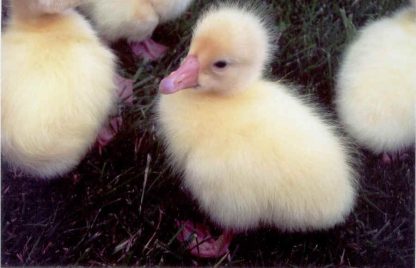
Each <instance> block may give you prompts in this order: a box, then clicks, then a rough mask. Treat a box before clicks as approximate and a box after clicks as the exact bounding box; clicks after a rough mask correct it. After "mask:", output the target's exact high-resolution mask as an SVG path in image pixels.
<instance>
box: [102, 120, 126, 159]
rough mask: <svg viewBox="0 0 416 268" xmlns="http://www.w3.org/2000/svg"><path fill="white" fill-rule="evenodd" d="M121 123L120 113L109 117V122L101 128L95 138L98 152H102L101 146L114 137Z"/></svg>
mask: <svg viewBox="0 0 416 268" xmlns="http://www.w3.org/2000/svg"><path fill="white" fill-rule="evenodd" d="M122 124H123V119H122V117H121V115H119V116H116V117H113V118H112V119H110V122H109V123H108V124H107V125H106V126H105V127H103V128H102V129H101V131H100V133H98V138H97V147H98V152H99V154H101V153H102V150H103V148H104V147H105V146H106V145H107V144H108V143H109V142H110V141H111V140H112V139H113V138H114V136H115V135H116V134H117V132H118V130H119V129H120V128H121V125H122Z"/></svg>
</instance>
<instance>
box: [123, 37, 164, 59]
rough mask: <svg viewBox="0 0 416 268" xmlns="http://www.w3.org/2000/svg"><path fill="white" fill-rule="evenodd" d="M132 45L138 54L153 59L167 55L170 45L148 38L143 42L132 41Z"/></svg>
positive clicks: (134, 51)
mask: <svg viewBox="0 0 416 268" xmlns="http://www.w3.org/2000/svg"><path fill="white" fill-rule="evenodd" d="M130 47H131V49H132V51H133V53H134V54H135V55H136V56H139V57H143V58H145V59H147V60H150V61H153V60H157V59H159V58H161V57H162V56H163V55H165V53H166V51H167V50H168V47H166V46H164V45H161V44H158V43H156V42H155V41H153V40H152V39H150V38H148V39H146V40H144V41H142V42H130Z"/></svg>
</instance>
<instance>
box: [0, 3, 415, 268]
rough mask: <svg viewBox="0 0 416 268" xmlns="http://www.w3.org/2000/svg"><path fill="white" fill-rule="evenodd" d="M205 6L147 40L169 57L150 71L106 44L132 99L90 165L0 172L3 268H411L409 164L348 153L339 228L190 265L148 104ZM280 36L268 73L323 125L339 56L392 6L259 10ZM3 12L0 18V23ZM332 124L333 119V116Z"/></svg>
mask: <svg viewBox="0 0 416 268" xmlns="http://www.w3.org/2000/svg"><path fill="white" fill-rule="evenodd" d="M210 2H211V1H202V0H196V1H195V3H194V5H193V6H192V7H191V9H190V10H189V11H188V12H187V13H186V14H185V15H184V16H183V17H182V18H181V19H179V20H177V21H175V22H172V23H169V24H166V25H162V26H160V27H159V28H158V29H157V30H156V32H155V34H154V38H155V39H156V40H157V41H159V42H160V43H163V44H166V45H168V46H169V47H170V51H169V53H168V54H167V55H166V56H165V57H164V58H163V59H161V60H159V61H156V62H151V63H149V62H144V61H143V60H141V59H137V58H134V57H133V56H132V54H131V53H130V51H129V50H128V47H127V45H126V43H125V42H123V41H120V42H119V43H117V44H114V46H113V49H114V50H115V52H116V53H117V55H118V56H119V59H120V73H122V74H123V75H125V76H126V77H132V78H134V79H135V80H136V81H137V82H136V84H135V93H134V94H135V97H136V101H135V103H134V106H133V107H130V108H126V109H125V110H124V111H123V116H124V122H125V123H124V126H123V129H122V130H121V131H120V133H119V134H118V135H117V136H116V138H115V139H114V140H113V141H112V142H111V144H110V145H109V146H108V147H106V148H105V149H104V152H103V153H102V155H100V154H99V153H98V151H97V150H96V149H95V148H93V149H92V150H91V151H90V153H89V154H88V155H87V156H86V157H85V159H84V160H83V161H82V163H81V164H80V165H79V166H78V168H77V169H76V170H74V171H73V172H72V173H71V174H68V175H67V176H65V177H63V178H60V179H56V180H52V181H44V180H42V179H36V178H28V177H25V176H22V175H19V174H15V173H13V172H12V171H11V170H10V169H8V167H7V166H6V165H5V164H3V165H2V186H1V193H2V204H1V208H2V213H1V225H2V233H1V234H2V251H1V257H2V260H1V263H2V265H3V266H16V265H18V266H22V265H30V266H34V265H85V266H96V265H97V266H98V265H100V266H101V265H163V266H165V265H170V266H176V265H177V266H192V265H214V264H221V265H227V266H273V265H285V266H286V265H287V266H298V265H300V266H307V265H313V266H343V265H345V266H359V267H361V266H373V267H382V266H388V267H414V245H415V242H414V218H415V214H414V204H415V202H414V196H415V195H414V193H415V182H414V177H415V172H414V162H415V154H414V152H413V151H409V152H408V153H407V157H405V158H403V159H401V160H400V161H397V162H394V163H393V164H391V165H383V164H382V163H381V161H380V157H379V156H377V155H373V154H371V153H369V152H367V151H365V150H364V149H361V148H357V162H359V163H360V164H359V167H358V173H359V180H360V185H361V187H360V191H359V198H358V203H357V206H356V208H355V211H354V212H353V213H352V214H351V215H350V217H349V218H348V220H347V222H346V223H345V224H343V225H340V226H337V227H336V228H334V229H331V230H329V231H325V232H313V233H308V234H300V233H296V234H287V233H282V232H279V230H276V229H263V230H258V231H255V232H250V233H247V234H241V235H239V236H238V237H237V239H236V240H235V241H234V242H233V244H232V245H231V254H230V256H229V257H228V258H224V259H221V260H200V259H197V258H194V257H191V256H190V255H188V254H187V253H186V251H185V250H184V248H183V247H182V246H181V245H180V244H179V243H178V242H177V241H176V239H175V237H176V235H177V233H178V231H179V229H178V228H177V227H176V226H175V220H176V219H188V218H194V219H198V220H203V221H206V222H207V223H209V222H208V220H206V218H205V217H204V215H202V214H201V213H199V212H198V207H197V204H195V203H194V201H193V200H192V199H191V198H190V197H189V195H187V194H186V193H185V192H184V190H183V189H182V188H181V186H180V178H177V177H175V176H173V175H172V173H171V172H170V171H169V169H168V168H167V165H166V162H165V159H164V154H163V148H162V146H161V144H160V143H159V142H158V139H157V137H156V135H155V128H154V123H153V113H152V105H153V104H154V100H155V98H154V97H155V95H156V93H157V88H158V82H159V81H160V79H161V78H162V77H163V76H164V75H166V74H167V73H169V72H170V71H172V70H173V68H174V67H175V66H177V64H178V62H179V60H180V58H181V57H182V56H184V54H185V52H186V49H187V46H188V44H189V40H190V35H191V29H192V25H193V24H194V22H195V19H196V18H197V17H198V15H199V14H200V11H201V9H202V8H203V7H204V6H206V5H208V4H209V3H210ZM264 2H267V3H268V4H269V5H270V8H269V10H270V13H271V14H272V15H273V16H274V21H275V25H276V27H277V28H278V29H279V30H280V31H281V38H280V40H279V47H280V48H279V51H278V52H277V54H276V57H275V60H274V61H273V63H272V64H271V67H270V69H269V71H268V73H269V75H270V76H272V77H275V78H283V79H284V80H286V81H288V82H291V83H294V84H296V85H298V86H299V88H300V94H302V95H304V94H309V95H311V96H312V98H313V99H314V100H316V102H318V103H319V104H320V105H321V106H322V107H323V109H324V110H326V111H328V112H329V113H331V114H332V115H333V114H334V113H333V105H332V102H333V95H334V78H335V75H336V70H337V68H338V64H339V60H340V55H341V53H342V51H343V49H344V48H345V45H346V44H348V42H349V41H350V40H351V38H353V36H354V35H355V32H356V29H358V28H359V27H360V26H362V25H364V24H365V23H366V22H367V21H370V20H373V19H376V18H379V17H381V16H384V15H388V14H390V13H391V12H392V11H394V10H396V9H397V8H398V7H400V6H403V5H404V4H406V3H405V2H404V1H396V0H380V1H374V0H373V1H360V0H355V1H352V0H341V1H314V0H312V1H300V0H295V1H283V0H282V1H270V0H269V1H264ZM3 14H5V13H3ZM333 118H336V116H335V115H333Z"/></svg>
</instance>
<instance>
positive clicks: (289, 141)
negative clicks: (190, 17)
mask: <svg viewBox="0 0 416 268" xmlns="http://www.w3.org/2000/svg"><path fill="white" fill-rule="evenodd" d="M271 50H272V44H271V36H270V34H269V32H268V31H267V27H266V25H265V23H264V21H263V20H262V19H261V18H260V17H259V16H257V15H256V14H255V13H254V12H252V11H250V9H248V8H242V7H238V6H233V5H224V6H220V7H214V8H212V9H210V10H209V11H208V12H207V13H205V14H204V15H203V16H202V18H201V19H200V20H199V22H198V24H197V26H196V28H195V31H194V35H193V38H192V42H191V45H190V49H189V53H188V55H187V57H186V58H185V59H184V61H183V62H182V64H181V66H180V67H179V69H178V70H176V71H175V72H173V73H172V74H170V75H169V76H168V77H166V78H165V79H164V80H162V82H161V84H160V91H161V93H162V95H161V96H160V99H159V100H158V104H157V114H158V123H159V127H160V134H161V136H162V138H163V139H164V141H165V143H166V149H167V153H168V154H169V157H170V158H169V159H170V160H171V161H172V164H173V166H174V168H175V169H176V170H177V171H178V172H180V173H182V174H183V180H184V181H183V182H184V185H185V186H186V188H187V189H188V190H189V191H190V193H191V194H192V195H193V197H194V198H195V199H196V200H197V201H198V203H199V205H200V207H201V209H202V210H203V211H204V212H205V213H207V214H208V215H209V217H210V218H211V219H212V221H213V222H214V223H216V224H217V225H218V226H220V227H221V228H223V229H224V230H225V232H224V234H223V235H222V236H221V237H220V238H219V239H218V240H217V241H215V240H213V239H208V240H207V241H206V242H203V243H202V244H200V245H197V244H196V243H194V244H193V246H194V247H193V248H192V249H191V253H192V254H194V255H198V256H201V257H216V256H219V255H221V254H223V253H225V252H226V248H227V246H228V244H229V242H230V239H231V237H232V236H231V234H232V233H235V232H242V231H245V230H248V229H254V228H258V227H259V226H274V227H277V228H280V229H281V230H285V231H308V230H316V229H326V228H330V227H332V226H334V225H335V224H337V223H341V222H343V221H344V220H345V218H346V216H347V215H348V214H349V213H350V212H351V210H352V207H353V205H354V201H355V196H356V188H355V183H354V181H355V180H354V172H353V170H352V168H351V165H350V163H349V155H348V148H347V146H346V145H345V144H344V143H343V142H342V140H341V139H340V138H338V137H337V134H336V132H335V130H334V129H333V128H332V127H331V126H330V125H329V124H328V122H326V121H325V120H324V119H323V117H322V116H320V115H319V114H318V112H317V110H316V109H315V108H313V107H312V106H311V105H309V104H307V103H306V102H305V101H303V100H302V99H301V98H299V97H298V96H296V95H295V94H294V93H293V91H294V90H292V89H291V88H290V87H288V86H287V85H285V84H283V83H281V82H272V81H267V80H266V79H264V78H263V77H262V71H263V70H264V68H265V66H266V63H267V62H268V61H269V60H270V59H271ZM189 227H190V225H189V224H185V231H184V232H185V233H189ZM195 233H196V234H197V235H198V234H204V233H205V232H204V231H201V230H197V231H195ZM203 239H204V238H203V237H202V238H201V237H199V241H202V240H203Z"/></svg>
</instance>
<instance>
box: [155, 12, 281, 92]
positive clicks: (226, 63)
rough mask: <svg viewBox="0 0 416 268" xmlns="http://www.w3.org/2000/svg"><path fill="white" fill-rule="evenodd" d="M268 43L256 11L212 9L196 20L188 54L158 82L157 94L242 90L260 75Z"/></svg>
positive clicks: (269, 39) (268, 34) (267, 56)
mask: <svg viewBox="0 0 416 268" xmlns="http://www.w3.org/2000/svg"><path fill="white" fill-rule="evenodd" d="M272 43H273V34H272V33H271V32H270V31H269V30H268V27H267V25H266V23H265V21H264V20H263V19H262V18H261V17H260V15H257V12H256V11H252V10H251V9H250V8H244V7H239V6H237V5H227V6H219V7H213V8H211V9H210V10H208V11H207V12H206V13H205V14H204V15H203V16H202V17H201V18H200V20H199V21H198V23H197V26H196V28H195V30H194V33H193V37H192V41H191V46H190V48H189V53H188V55H187V56H186V58H185V59H184V60H183V62H182V64H181V66H180V67H179V69H177V70H176V71H174V72H173V73H171V74H170V75H169V76H168V77H166V78H165V79H163V80H162V82H161V84H160V91H161V93H164V94H171V93H174V92H177V91H179V90H181V89H194V90H198V91H201V92H215V93H220V94H230V93H235V92H238V91H242V90H244V89H246V88H247V87H248V86H250V84H251V83H253V82H254V81H256V80H257V79H259V78H260V77H261V76H262V73H263V69H264V68H265V66H266V65H267V63H268V61H269V59H270V58H271V54H272V51H273V44H272Z"/></svg>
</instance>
